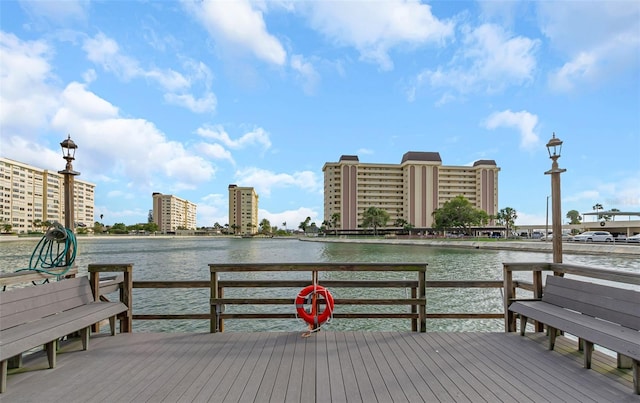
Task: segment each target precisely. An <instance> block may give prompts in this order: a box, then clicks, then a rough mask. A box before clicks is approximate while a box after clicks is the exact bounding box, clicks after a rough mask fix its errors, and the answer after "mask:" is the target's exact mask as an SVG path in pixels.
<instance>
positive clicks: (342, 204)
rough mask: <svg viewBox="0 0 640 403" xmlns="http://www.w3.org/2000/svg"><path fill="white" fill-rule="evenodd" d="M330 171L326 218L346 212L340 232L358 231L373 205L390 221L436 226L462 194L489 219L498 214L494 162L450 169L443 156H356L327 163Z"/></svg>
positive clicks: (326, 170) (326, 178)
mask: <svg viewBox="0 0 640 403" xmlns="http://www.w3.org/2000/svg"><path fill="white" fill-rule="evenodd" d="M322 171H323V172H324V219H325V220H328V221H332V220H331V218H332V216H333V215H334V214H335V213H338V214H340V220H339V221H338V223H339V224H338V228H340V229H344V230H349V229H357V228H358V227H359V225H361V224H362V215H363V213H364V211H365V210H366V209H368V208H369V207H376V208H379V209H383V210H385V211H386V212H387V213H388V214H389V218H390V220H389V221H390V223H392V222H394V221H396V220H397V219H404V220H405V221H407V222H408V223H409V224H411V225H413V226H414V227H415V228H430V227H431V226H432V225H433V217H432V213H433V211H434V210H436V209H437V208H440V207H442V206H443V205H444V203H445V202H447V201H449V200H451V199H453V198H454V197H456V196H459V195H462V196H464V197H465V198H466V199H468V200H469V201H470V202H471V203H472V204H473V206H474V207H475V208H477V209H482V210H484V211H486V212H487V214H489V215H495V214H496V213H497V212H498V172H499V171H500V168H498V167H497V166H496V163H495V161H493V160H479V161H476V162H475V163H474V164H473V166H446V165H442V159H441V158H440V154H439V153H437V152H416V151H410V152H407V153H405V154H404V155H403V157H402V161H401V162H400V164H375V163H373V164H372V163H360V160H359V159H358V156H356V155H343V156H341V157H340V160H339V161H338V162H327V163H325V165H324V166H323V167H322Z"/></svg>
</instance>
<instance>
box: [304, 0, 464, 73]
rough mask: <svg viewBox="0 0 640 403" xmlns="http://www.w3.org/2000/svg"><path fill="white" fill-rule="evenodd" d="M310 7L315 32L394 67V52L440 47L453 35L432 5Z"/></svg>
mask: <svg viewBox="0 0 640 403" xmlns="http://www.w3.org/2000/svg"><path fill="white" fill-rule="evenodd" d="M302 6H303V7H308V11H309V13H308V14H309V19H310V22H311V25H312V27H313V28H314V29H316V30H317V31H319V32H321V33H322V34H324V35H325V36H326V37H328V38H329V39H331V40H333V41H334V42H336V43H337V44H338V45H342V46H353V47H355V48H356V49H357V50H358V52H359V53H360V57H361V58H362V59H363V60H365V61H370V62H374V63H377V64H378V65H379V66H380V68H381V69H383V70H390V69H392V68H393V61H392V60H391V58H390V57H389V51H390V50H392V49H402V48H404V47H416V46H422V45H425V44H427V43H434V44H436V45H440V44H442V43H444V41H445V40H446V39H447V38H449V37H451V36H452V35H453V23H452V22H450V21H440V20H438V19H437V18H436V17H434V15H433V14H432V12H431V6H430V5H428V4H422V3H421V2H419V1H416V0H387V1H384V2H377V1H367V2H364V1H357V2H356V1H317V2H308V3H303V5H302Z"/></svg>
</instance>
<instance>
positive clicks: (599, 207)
mask: <svg viewBox="0 0 640 403" xmlns="http://www.w3.org/2000/svg"><path fill="white" fill-rule="evenodd" d="M592 208H593V209H594V210H595V211H596V214H597V215H598V220H599V219H601V218H602V215H601V214H600V210H604V207H602V204H600V203H596V204H594V205H593V207H592Z"/></svg>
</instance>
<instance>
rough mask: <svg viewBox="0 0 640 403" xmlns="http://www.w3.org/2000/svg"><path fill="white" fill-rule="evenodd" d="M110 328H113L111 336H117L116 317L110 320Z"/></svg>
mask: <svg viewBox="0 0 640 403" xmlns="http://www.w3.org/2000/svg"><path fill="white" fill-rule="evenodd" d="M109 327H110V328H111V335H112V336H115V335H116V317H115V315H114V316H112V317H110V318H109Z"/></svg>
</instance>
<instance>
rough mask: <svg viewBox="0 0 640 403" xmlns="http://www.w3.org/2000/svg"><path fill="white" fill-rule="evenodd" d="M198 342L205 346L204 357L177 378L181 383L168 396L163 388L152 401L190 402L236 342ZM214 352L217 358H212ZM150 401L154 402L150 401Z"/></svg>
mask: <svg viewBox="0 0 640 403" xmlns="http://www.w3.org/2000/svg"><path fill="white" fill-rule="evenodd" d="M197 342H198V343H200V344H202V345H203V346H205V351H203V354H202V356H201V357H200V358H199V359H197V360H196V361H195V363H193V365H192V366H191V368H190V369H188V370H187V371H185V372H184V373H183V374H182V376H181V377H179V376H176V380H177V379H179V381H178V383H177V385H176V386H175V387H174V388H173V389H171V390H166V394H165V395H164V396H162V393H163V391H165V389H166V388H162V389H161V390H158V393H157V394H156V395H155V396H152V399H154V398H157V400H156V401H165V402H177V401H179V400H181V399H184V400H189V399H190V398H191V397H192V396H193V394H194V393H196V392H197V391H199V390H200V388H201V387H202V385H204V384H205V383H206V378H205V376H206V375H208V371H209V370H210V369H211V368H214V366H215V365H216V364H215V363H216V361H217V360H222V359H223V358H224V357H225V356H226V352H228V351H229V350H230V349H231V345H232V343H234V342H235V340H234V339H232V338H227V339H224V340H220V341H219V342H216V340H211V341H209V340H202V341H197ZM212 351H213V352H215V353H216V355H215V357H212V355H211V352H212ZM194 391H195V392H194ZM150 401H152V400H151V399H150Z"/></svg>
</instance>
